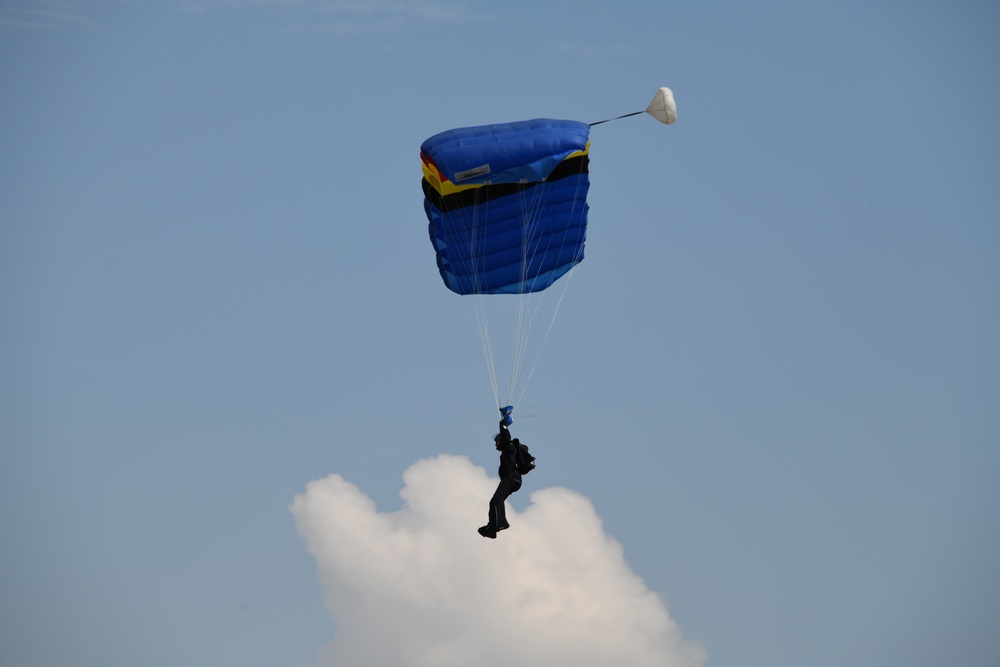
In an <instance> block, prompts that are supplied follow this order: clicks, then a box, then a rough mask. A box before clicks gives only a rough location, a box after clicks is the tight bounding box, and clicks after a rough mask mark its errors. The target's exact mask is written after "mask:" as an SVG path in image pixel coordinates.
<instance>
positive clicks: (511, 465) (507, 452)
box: [484, 421, 521, 532]
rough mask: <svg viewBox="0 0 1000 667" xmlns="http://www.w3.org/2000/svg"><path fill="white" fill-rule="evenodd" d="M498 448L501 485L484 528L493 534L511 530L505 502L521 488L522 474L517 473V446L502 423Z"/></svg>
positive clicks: (491, 503)
mask: <svg viewBox="0 0 1000 667" xmlns="http://www.w3.org/2000/svg"><path fill="white" fill-rule="evenodd" d="M496 447H497V449H498V450H500V467H499V468H498V469H497V473H498V474H499V475H500V483H499V484H498V485H497V490H496V491H495V492H494V493H493V497H492V498H490V523H489V526H488V527H487V526H484V528H488V529H491V530H492V531H493V532H495V531H498V530H503V529H505V528H510V524H508V523H507V513H506V512H505V510H504V501H505V500H507V498H508V497H509V496H510V494H512V493H514V492H515V491H517V490H518V489H520V488H521V473H519V472H518V471H517V464H516V462H515V451H516V450H515V449H514V447H515V445H514V444H513V443H512V442H511V441H510V431H509V430H508V429H507V426H506V425H505V424H504V423H503V422H502V421H501V422H500V435H499V437H497V439H496Z"/></svg>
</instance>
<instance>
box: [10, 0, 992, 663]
mask: <svg viewBox="0 0 1000 667" xmlns="http://www.w3.org/2000/svg"><path fill="white" fill-rule="evenodd" d="M998 22H1000V10H998V9H997V7H995V6H994V5H993V4H992V3H987V2H924V1H917V2H906V3H904V2H888V1H887V2H877V3H870V2H854V1H849V2H842V3H813V2H806V3H802V2H789V1H782V0H768V1H765V2H757V3H737V2H714V3H704V2H703V3H652V2H634V3H619V4H616V5H609V4H607V3H595V2H589V1H586V0H578V1H575V2H545V3H538V2H522V1H520V0H517V1H515V2H508V3H490V4H489V5H487V4H485V3H472V2H461V1H454V2H444V1H442V2H435V1H432V0H428V2H423V3H418V2H403V1H401V2H361V3H339V2H320V1H317V2H278V1H273V2H272V1H269V0H258V1H256V2H250V1H247V2H237V1H232V2H223V1H222V0H218V1H216V0H201V1H199V0H192V1H190V2H187V3H186V4H178V3H159V2H152V3H134V2H128V1H125V0H121V1H111V0H108V1H104V2H101V1H95V2H73V1H72V0H67V1H52V2H45V1H41V0H37V1H33V0H25V1H21V2H19V1H16V0H15V1H10V2H5V3H3V5H0V89H2V90H3V99H4V102H3V104H2V105H0V128H2V129H0V313H2V318H3V325H2V327H0V456H2V459H0V462H2V463H0V529H2V534H3V536H4V537H3V545H4V546H3V548H2V549H0V665H3V667H28V666H31V667H34V666H39V665H47V666H57V667H78V666H81V667H90V666H97V665H100V666H102V667H105V666H114V665H133V664H144V665H177V664H186V665H195V666H197V665H218V664H244V665H284V666H287V665H303V666H306V665H315V664H318V663H320V664H326V663H322V662H321V661H323V660H327V659H328V656H329V655H330V653H329V652H328V651H327V648H325V647H328V646H329V645H330V644H331V642H336V641H338V640H337V639H335V638H336V637H337V635H336V630H337V618H336V615H335V613H334V612H332V611H331V610H330V609H328V608H327V606H331V605H330V604H329V601H330V599H331V596H334V597H335V595H336V587H335V586H331V584H330V581H329V580H323V579H322V577H323V575H324V573H329V572H330V571H332V570H327V569H324V568H325V565H326V563H325V561H324V560H323V559H324V558H325V557H328V556H329V557H332V556H330V554H329V553H327V552H325V551H321V552H319V553H316V552H314V553H310V552H309V551H308V550H307V545H310V544H312V542H310V537H315V536H314V535H311V534H310V533H308V532H306V533H304V534H300V530H302V527H301V525H300V526H299V528H297V526H296V520H297V518H299V520H301V517H297V515H296V516H293V514H292V513H291V512H290V511H289V506H290V505H292V503H293V502H295V499H296V496H299V495H300V494H303V493H304V492H305V490H306V485H307V484H309V483H310V482H314V481H316V480H322V479H324V478H327V479H329V478H328V476H329V475H332V474H336V475H339V476H340V477H341V478H343V479H345V480H347V481H348V482H350V483H351V484H353V485H356V486H357V488H358V489H360V491H361V492H362V493H363V494H364V495H366V496H367V497H368V498H370V499H371V500H372V502H374V503H375V505H376V506H377V508H378V510H379V511H380V512H386V513H393V512H396V511H398V510H402V509H405V508H406V507H408V505H407V502H408V501H405V500H402V499H401V498H400V490H401V489H409V488H410V487H409V485H408V483H404V481H403V478H402V476H403V474H404V471H407V470H409V469H411V466H413V465H414V464H415V463H417V462H418V461H422V460H425V459H433V460H440V459H435V457H438V455H440V454H450V455H455V456H458V457H468V459H469V460H470V461H471V462H472V463H473V464H474V465H476V466H482V467H484V468H485V469H486V472H487V473H492V471H493V469H494V468H493V467H494V465H495V461H494V455H495V452H494V451H493V447H492V442H491V441H490V438H491V436H492V433H493V431H494V430H495V407H494V405H493V398H492V393H491V390H490V387H489V382H488V376H487V373H486V368H485V365H484V364H483V361H482V354H481V350H480V346H479V342H478V337H477V334H476V332H475V328H474V325H473V322H472V319H471V317H470V316H469V314H468V312H467V310H466V308H465V307H464V306H463V305H462V303H461V302H460V300H459V299H458V298H457V297H455V296H454V295H453V294H451V293H449V292H448V291H447V290H446V289H445V288H444V287H443V285H442V284H441V282H440V278H439V277H438V275H437V271H436V268H435V266H434V259H433V251H432V248H431V246H430V244H429V242H428V241H427V237H426V219H425V218H424V215H423V210H422V204H421V198H422V195H421V191H420V185H419V182H420V163H419V156H418V150H419V146H420V143H421V142H422V141H423V140H424V139H425V138H427V137H428V136H430V135H432V134H435V133H437V132H440V131H443V130H445V129H448V128H451V127H456V126H463V125H477V124H483V123H490V122H500V121H508V120H520V119H526V118H534V117H554V118H571V119H577V120H584V121H596V120H601V119H604V118H608V117H611V116H616V115H619V114H622V113H627V112H631V111H636V110H639V109H642V108H643V107H644V106H645V105H646V103H647V102H648V101H649V99H650V97H651V96H652V94H653V92H654V91H655V90H656V89H657V88H658V87H660V86H670V87H671V88H672V89H673V91H674V94H675V96H676V99H677V104H678V109H679V120H678V122H677V124H676V125H673V126H670V127H665V126H662V125H660V124H658V123H656V121H654V120H652V119H651V118H648V117H637V118H632V119H628V120H623V121H619V122H616V123H610V124H606V125H601V126H599V127H596V128H594V130H593V132H592V134H591V143H592V148H591V159H592V162H591V190H590V196H589V202H590V206H591V213H590V226H589V230H588V244H587V258H586V260H585V261H584V263H583V264H582V265H581V268H580V271H579V272H578V273H577V274H576V276H575V277H574V278H573V282H572V285H571V287H570V289H569V290H568V292H567V295H566V298H565V301H564V302H563V304H562V308H561V310H560V313H559V317H558V319H557V321H556V323H555V327H554V329H553V333H552V335H551V337H550V338H549V341H548V345H547V347H546V349H545V352H544V355H543V357H542V359H541V362H540V364H539V366H538V369H537V370H536V372H535V375H534V376H533V378H532V381H531V384H530V386H529V388H528V392H527V394H526V396H525V402H524V405H522V406H519V413H520V415H522V416H521V417H520V418H519V419H518V421H517V422H516V424H515V434H517V435H520V436H521V437H522V438H523V439H524V440H525V441H526V442H528V443H529V444H530V445H531V446H532V451H533V452H536V454H537V455H538V456H539V464H540V465H539V469H538V470H537V471H535V472H533V473H532V475H531V476H530V477H528V478H526V482H527V483H526V488H525V490H524V492H522V493H520V494H518V495H517V496H514V497H513V498H512V506H513V507H514V508H515V511H517V512H519V513H522V516H524V517H529V516H531V510H532V509H534V503H535V502H536V501H532V500H531V498H530V495H529V494H530V493H531V492H533V491H543V490H546V491H551V490H553V489H569V490H571V491H572V493H574V494H579V496H580V497H582V498H585V499H588V500H589V502H590V503H592V505H593V510H594V512H595V513H596V516H598V517H600V521H601V522H602V530H603V531H604V534H606V535H608V536H610V537H611V538H613V539H614V540H615V541H617V543H619V544H620V545H621V549H622V557H623V559H624V562H625V563H627V567H628V568H630V570H631V571H632V572H633V573H634V574H635V575H636V576H637V577H638V578H639V579H641V581H642V582H643V585H644V586H645V587H648V590H650V591H652V592H654V593H655V594H657V595H659V596H660V598H661V599H662V601H663V604H664V605H665V608H666V609H668V610H669V615H670V618H671V619H672V620H673V621H674V622H675V623H676V625H677V626H678V627H679V628H680V631H681V632H682V633H683V636H684V638H685V639H686V640H691V641H694V642H699V643H700V645H702V646H703V647H704V650H705V651H706V653H707V656H708V658H707V662H706V663H705V664H708V665H713V666H725V665H740V666H741V667H771V666H773V665H792V664H801V665H812V666H818V667H822V666H826V665H831V666H832V665H838V666H839V665H845V664H851V665H857V666H862V667H864V666H867V665H872V666H875V665H886V664H906V665H911V666H914V667H922V666H925V665H926V666H931V665H933V666H935V667H936V666H937V665H941V664H962V665H965V666H967V667H977V666H980V665H981V666H984V667H985V666H987V665H993V664H995V660H996V656H997V655H998V654H1000V639H997V637H996V635H995V632H994V630H995V628H994V627H993V625H994V623H993V622H992V621H993V619H995V618H996V614H997V612H998V603H997V599H1000V571H998V567H997V563H1000V524H998V522H997V520H996V507H998V506H1000V491H998V490H997V489H1000V447H998V446H1000V437H998V433H1000V418H998V414H1000V413H998V410H997V405H998V404H1000V380H998V378H1000V347H998V345H997V341H998V340H1000V308H998V304H1000V275H998V274H1000V269H998V266H1000V225H998V221H1000V220H998V217H1000V216H998V212H1000V194H998V190H997V187H996V185H997V183H998V182H1000V179H998V176H1000V160H998V157H997V156H998V155H1000V152H998V148H1000V136H998V135H1000V133H998V130H997V125H996V122H995V118H994V117H995V115H996V109H997V108H998V106H1000V84H998V83H997V78H996V76H995V66H996V63H997V62H998V56H1000V53H998V50H1000V47H998V46H997V41H996V39H995V36H996V29H997V26H998ZM461 470H463V471H464V470H465V469H464V468H461ZM461 474H463V475H467V476H466V477H463V478H462V482H463V483H464V482H468V483H469V484H470V485H471V486H473V487H474V486H475V484H477V483H478V482H476V481H474V480H473V477H474V475H473V474H472V473H468V472H467V471H465V472H462V473H461ZM469 475H472V477H468V476H469ZM470 480H472V481H470ZM456 483H457V482H456ZM543 499H544V498H543ZM485 501H486V498H483V504H484V507H483V511H484V512H485ZM537 502H538V503H542V501H541V500H539V501H537ZM432 515H433V513H432ZM516 529H517V526H516V525H515V526H514V528H512V530H511V531H510V532H511V534H512V535H513V534H514V532H515V531H516ZM469 530H470V539H471V538H475V539H476V540H478V539H479V537H478V535H476V534H475V533H474V530H475V525H472V526H470V527H469ZM528 532H529V531H528V530H524V531H522V536H524V535H526V534H527V533H528ZM536 538H537V539H538V540H540V542H539V544H543V543H544V540H545V536H544V535H539V536H536ZM350 539H357V537H356V536H353V535H345V541H350ZM533 539H535V538H533ZM500 542H501V541H500V540H498V541H497V542H496V543H493V545H494V546H497V548H512V547H511V546H510V545H514V544H517V543H516V542H511V541H509V542H507V543H506V544H507V545H508V546H504V545H501V544H500ZM481 544H486V543H485V542H482V543H481ZM481 544H480V543H476V545H475V547H469V548H479V546H481ZM459 548H460V549H462V550H464V549H465V548H467V546H466V545H465V544H464V543H463V544H462V546H461V547H457V546H456V549H459ZM333 552H336V549H333ZM461 553H465V552H464V551H461ZM470 565H475V566H476V567H479V566H480V564H479V563H470ZM318 573H319V574H320V576H319V577H318V576H317V574H318ZM343 576H345V577H347V578H350V577H351V572H350V571H347V572H346V573H343ZM582 576H584V575H582ZM375 592H376V591H374V590H363V591H362V594H372V595H373V596H374V594H375ZM475 600H479V598H475ZM324 601H326V605H327V606H324ZM466 611H467V613H468V614H469V615H470V618H478V617H477V616H476V614H477V613H478V612H479V611H480V609H479V608H478V607H476V606H475V605H474V604H473V602H472V600H470V602H469V608H468V609H467V610H466ZM380 630H381V631H383V632H384V635H385V636H386V637H389V638H391V637H392V636H393V632H394V626H393V624H392V622H390V621H389V620H387V621H386V627H385V628H380ZM387 641H388V640H387ZM324 656H327V657H324ZM372 664H374V663H372ZM678 664H679V663H678Z"/></svg>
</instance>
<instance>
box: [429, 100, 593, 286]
mask: <svg viewBox="0 0 1000 667" xmlns="http://www.w3.org/2000/svg"><path fill="white" fill-rule="evenodd" d="M589 132H590V128H589V127H588V126H587V124H586V123H580V122H577V121H570V120H551V119H536V120H527V121H519V122H515V123H500V124H495V125H483V126H479V127H466V128H458V129H454V130H448V131H446V132H442V133H440V134H437V135H434V136H433V137H431V138H429V139H428V140H427V141H425V142H424V143H423V145H421V147H420V157H421V160H422V161H423V176H424V177H423V182H422V186H423V190H424V211H425V213H426V214H427V220H428V222H429V228H428V231H429V233H430V239H431V243H432V244H433V246H434V249H435V252H436V253H437V266H438V270H439V271H440V273H441V278H442V280H444V283H445V285H447V287H448V289H450V290H452V291H453V292H456V293H458V294H526V293H530V292H538V291H541V290H544V289H545V288H547V287H549V286H550V285H551V284H552V283H554V282H555V281H556V280H558V279H559V278H560V277H561V276H563V275H565V274H566V273H567V272H568V271H569V270H570V269H572V268H573V267H574V266H575V265H576V264H578V263H579V262H580V261H581V260H582V259H583V247H584V241H585V240H586V233H587V210H588V207H587V191H588V189H589V187H590V181H589V174H588V165H589V159H590V158H589V152H590V145H589V142H588V138H589Z"/></svg>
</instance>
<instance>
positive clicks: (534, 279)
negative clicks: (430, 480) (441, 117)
mask: <svg viewBox="0 0 1000 667" xmlns="http://www.w3.org/2000/svg"><path fill="white" fill-rule="evenodd" d="M646 112H647V113H649V114H651V115H653V116H654V117H655V118H657V119H658V120H660V121H661V122H664V123H668V124H669V123H673V122H674V120H676V107H675V106H674V102H673V95H672V93H671V92H670V90H669V89H668V88H661V89H660V90H658V91H657V93H656V96H655V97H654V98H653V101H652V102H651V103H650V105H649V107H647V109H646ZM639 113H643V112H641V111H639V112H636V114H639ZM627 115H628V116H631V115H635V114H627ZM624 117H625V116H619V118H624ZM612 120H615V119H612ZM603 122H607V121H599V123H603ZM599 123H591V124H587V123H581V122H578V121H572V120H551V119H536V120H527V121H519V122H513V123H498V124H495V125H483V126H479V127H466V128H458V129H454V130H448V131H446V132H442V133H440V134H436V135H434V136H433V137H431V138H429V139H427V140H426V141H425V142H424V143H423V145H421V147H420V157H421V160H422V162H423V183H422V185H423V191H424V197H425V198H424V211H425V212H426V214H427V219H428V221H429V223H430V224H429V232H430V239H431V243H432V244H433V246H434V250H435V252H436V254H437V266H438V270H439V272H440V274H441V278H442V280H443V281H444V284H445V285H446V286H447V287H448V289H450V290H451V291H453V292H456V293H457V294H461V295H462V296H463V297H466V298H467V300H468V305H469V307H470V310H471V311H472V313H473V315H474V316H475V319H476V322H477V325H478V327H479V332H480V336H481V339H482V343H483V351H484V354H485V356H486V362H487V367H488V370H489V373H490V379H491V381H492V384H493V393H494V398H495V399H496V401H497V406H498V407H500V406H506V405H512V404H515V402H516V401H517V400H519V399H520V398H521V395H522V394H523V391H524V386H525V385H526V384H527V381H528V379H529V378H530V376H531V371H532V370H533V368H534V364H535V362H537V356H538V353H540V351H541V347H542V346H543V344H544V338H545V337H547V335H548V331H549V329H550V328H551V324H552V322H553V321H554V319H555V315H556V313H557V312H558V302H559V301H561V299H562V294H563V293H564V292H565V288H566V286H567V284H568V280H569V278H570V277H571V276H572V273H573V270H574V268H575V267H576V266H577V265H578V264H579V263H580V262H581V261H582V260H583V255H584V243H585V241H586V237H587V213H588V206H587V191H588V189H589V187H590V180H589V169H588V165H589V161H590V142H589V137H590V126H591V125H597V124H599ZM564 276H565V278H564V279H563V280H562V281H560V284H561V285H562V289H561V290H559V289H557V290H556V291H558V292H559V297H558V299H557V303H556V304H555V305H554V306H553V305H552V304H551V302H550V300H549V299H548V298H547V297H549V292H551V291H552V290H550V289H549V288H550V287H553V286H554V283H556V281H557V280H559V279H560V278H563V277H564ZM497 295H506V296H500V297H498V298H502V299H505V300H508V301H510V303H509V305H510V306H511V308H512V312H510V313H509V314H507V315H504V316H503V323H504V324H507V325H509V327H510V331H509V332H507V333H509V335H510V337H511V338H510V340H511V343H510V358H511V361H510V373H509V377H508V381H507V386H506V388H505V390H506V393H504V394H503V395H501V388H500V382H499V381H498V378H497V373H496V365H495V363H494V352H495V348H496V347H497V339H496V337H495V336H496V334H495V332H493V331H492V330H491V316H490V315H491V310H492V307H493V305H494V304H493V297H494V296H497ZM505 305H507V304H505ZM543 324H545V325H546V326H545V336H543V337H541V340H539V337H540V334H541V333H542V332H541V329H542V325H543Z"/></svg>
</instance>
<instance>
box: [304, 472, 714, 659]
mask: <svg viewBox="0 0 1000 667" xmlns="http://www.w3.org/2000/svg"><path fill="white" fill-rule="evenodd" d="M403 480H404V483H405V486H404V488H403V490H402V491H401V492H400V495H401V496H402V498H403V500H404V501H405V506H404V507H403V509H401V510H400V511H398V512H391V513H383V512H379V511H377V509H376V507H375V504H374V502H372V500H371V499H370V498H369V497H368V496H366V495H365V494H364V493H363V492H362V491H360V490H359V489H358V488H357V487H356V486H354V485H353V484H351V483H350V482H348V481H346V480H345V479H344V478H342V477H341V476H339V475H330V476H329V477H326V478H325V479H321V480H317V481H314V482H311V483H310V484H308V485H307V487H306V491H305V493H303V494H300V495H298V496H296V498H295V502H294V503H293V504H292V506H291V510H292V513H293V514H294V515H295V520H296V524H297V525H298V529H299V533H300V534H301V535H302V537H303V539H305V541H306V544H307V546H308V548H309V551H310V552H311V553H312V554H313V555H314V556H315V557H316V561H317V566H318V571H319V577H320V581H321V583H322V585H323V587H324V599H325V602H326V606H327V608H328V609H329V610H330V611H331V613H332V614H333V617H334V620H335V621H336V624H337V631H336V635H335V637H334V640H333V643H332V644H331V645H330V646H329V648H328V650H327V652H326V655H325V658H324V663H323V664H325V665H331V666H332V665H366V666H367V667H380V666H385V667H389V666H392V667H431V666H433V667H449V666H455V667H458V666H461V667H467V666H469V665H476V666H477V667H493V666H496V667H500V666H501V665H503V666H507V665H510V664H522V665H546V666H547V667H562V666H566V667H569V666H572V667H597V666H598V665H599V666H601V667H605V666H606V665H629V667H642V666H644V665H650V666H652V665H656V666H657V667H698V666H699V665H701V664H703V663H704V661H705V659H706V654H705V651H704V649H703V648H702V647H701V645H700V644H699V643H697V642H691V641H685V640H684V639H682V637H681V632H680V629H679V627H678V626H677V624H676V623H675V622H674V621H673V619H671V618H670V616H669V614H668V613H667V610H666V607H665V606H664V604H663V601H662V600H661V599H660V597H659V596H658V595H656V594H655V593H653V592H652V591H650V590H648V589H647V588H646V586H645V584H644V583H643V582H642V580H641V579H639V577H637V576H636V575H635V573H633V572H632V571H631V569H630V568H629V566H628V563H626V561H625V559H624V556H623V553H622V548H621V546H620V545H619V544H618V542H616V541H615V540H614V539H612V538H611V537H609V536H608V535H607V534H605V533H604V530H603V527H602V524H601V519H600V517H598V516H597V514H596V512H595V511H594V507H593V505H592V504H591V503H590V501H589V500H588V499H587V498H585V497H584V496H582V495H580V494H578V493H575V492H573V491H570V490H568V489H563V488H548V489H543V490H540V491H536V492H534V493H532V494H531V495H530V500H531V503H530V505H529V506H528V507H527V509H526V510H525V511H524V512H521V513H518V512H515V511H514V510H512V509H509V511H508V521H509V522H510V524H511V528H510V530H507V531H505V532H503V533H501V534H500V536H499V537H498V539H496V540H488V539H484V538H482V537H481V536H480V535H479V534H478V533H477V532H476V528H477V527H478V526H480V525H482V524H483V523H485V522H486V512H487V503H488V500H489V498H490V496H491V495H492V493H493V490H494V488H495V486H496V479H491V478H489V477H487V474H486V471H485V470H484V469H483V468H481V467H478V466H474V465H473V464H472V463H471V462H470V461H469V460H468V459H466V458H465V457H457V456H449V455H441V456H438V457H436V458H434V459H427V460H423V461H418V462H417V463H415V464H413V465H412V466H411V467H410V468H409V469H408V470H407V471H406V472H405V473H404V475H403ZM525 481H526V487H530V483H531V478H530V477H528V478H526V480H525ZM520 493H524V490H522V491H521V492H520ZM508 507H509V505H508Z"/></svg>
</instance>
